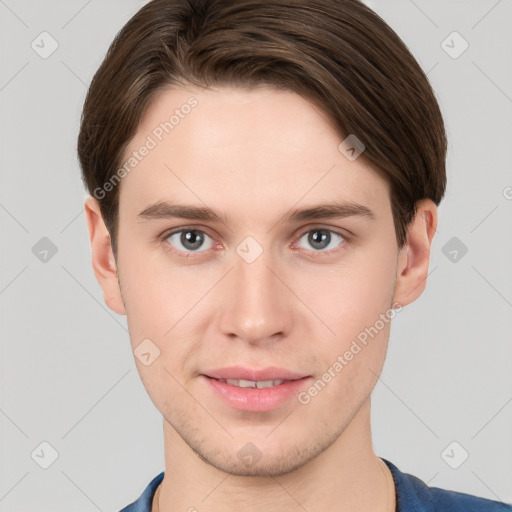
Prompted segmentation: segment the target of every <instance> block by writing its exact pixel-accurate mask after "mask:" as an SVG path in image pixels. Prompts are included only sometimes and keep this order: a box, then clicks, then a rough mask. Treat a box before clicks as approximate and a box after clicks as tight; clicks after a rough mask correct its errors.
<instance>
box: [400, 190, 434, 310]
mask: <svg viewBox="0 0 512 512" xmlns="http://www.w3.org/2000/svg"><path fill="white" fill-rule="evenodd" d="M416 205H417V211H416V215H415V216H414V218H413V220H412V221H411V223H410V224H409V226H408V228H407V241H406V244H405V245H404V247H403V248H402V249H401V250H400V253H399V255H398V261H397V269H396V282H395V291H394V296H393V304H395V303H398V304H400V305H402V306H406V305H407V304H410V303H411V302H413V301H415V300H416V299H417V298H418V297H419V296H420V295H421V294H422V293H423V290H424V289H425V286H426V283H427V275H428V266H429V263H430V248H431V246H432V239H433V238H434V234H435V232H436V229H437V207H436V205H435V203H434V202H433V201H432V200H430V199H422V200H420V201H418V202H417V203H416Z"/></svg>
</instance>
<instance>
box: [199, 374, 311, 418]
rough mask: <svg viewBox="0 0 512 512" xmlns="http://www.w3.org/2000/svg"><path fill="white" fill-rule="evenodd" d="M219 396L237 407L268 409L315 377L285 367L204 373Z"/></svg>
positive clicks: (277, 406)
mask: <svg viewBox="0 0 512 512" xmlns="http://www.w3.org/2000/svg"><path fill="white" fill-rule="evenodd" d="M201 377H202V378H203V380H204V381H205V382H206V384H207V387H208V390H209V392H210V393H212V394H213V395H214V397H215V399H217V400H219V399H220V400H221V402H223V403H224V404H226V403H227V404H228V405H229V406H230V407H231V408H233V409H238V410H243V411H252V412H264V411H271V410H275V409H278V408H280V407H282V406H284V405H285V404H286V403H288V402H290V401H291V400H292V399H293V398H294V397H296V396H297V394H298V393H299V392H300V391H301V390H302V389H303V388H304V387H305V386H306V385H307V384H308V383H309V381H310V380H311V379H312V376H311V375H301V374H299V373H297V372H292V371H289V370H286V369H283V368H275V367H269V368H265V369H262V370H258V369H247V368H242V367H230V368H222V369H218V370H212V371H208V372H206V373H204V374H202V375H201Z"/></svg>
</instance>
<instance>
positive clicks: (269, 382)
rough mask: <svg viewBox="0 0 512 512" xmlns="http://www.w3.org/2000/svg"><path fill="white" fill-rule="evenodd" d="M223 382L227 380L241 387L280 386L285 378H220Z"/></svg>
mask: <svg viewBox="0 0 512 512" xmlns="http://www.w3.org/2000/svg"><path fill="white" fill-rule="evenodd" d="M220 381H221V382H227V383H228V384H231V385H232V386H237V387H239V388H258V389H262V388H271V387H273V386H279V385H280V384H282V383H283V382H286V381H284V380H259V381H256V380H243V379H220Z"/></svg>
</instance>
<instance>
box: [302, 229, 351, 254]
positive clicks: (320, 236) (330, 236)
mask: <svg viewBox="0 0 512 512" xmlns="http://www.w3.org/2000/svg"><path fill="white" fill-rule="evenodd" d="M301 240H305V241H306V243H308V244H309V245H310V247H313V249H314V251H315V252H328V251H330V250H333V249H336V247H337V246H339V245H341V243H342V242H344V241H345V238H344V237H343V236H341V235H340V234H339V233H336V232H335V231H332V230H330V229H325V228H315V229H311V230H309V231H307V232H306V233H304V234H303V235H302V236H301V237H300V239H299V242H300V241H301Z"/></svg>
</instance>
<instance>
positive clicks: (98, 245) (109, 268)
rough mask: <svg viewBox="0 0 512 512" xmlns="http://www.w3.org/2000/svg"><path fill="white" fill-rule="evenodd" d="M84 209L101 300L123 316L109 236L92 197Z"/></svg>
mask: <svg viewBox="0 0 512 512" xmlns="http://www.w3.org/2000/svg"><path fill="white" fill-rule="evenodd" d="M84 208H85V218H86V220H87V229H88V230H89V239H90V242H91V256H92V267H93V269H94V274H95V276H96V279H97V280H98V283H99V284H100V286H101V288H102V290H103V300H104V301H105V304H106V305H107V306H108V307H109V308H110V309H111V310H112V311H115V312H116V313H118V314H120V315H125V314H126V310H125V308H124V303H123V297H122V295H121V289H120V287H119V280H118V275H117V264H116V261H115V258H114V252H113V250H112V244H111V241H110V234H109V232H108V230H107V227H106V226H105V222H104V221H103V216H102V214H101V210H100V206H99V203H98V201H97V200H96V199H94V198H93V197H88V198H87V199H86V201H85V205H84Z"/></svg>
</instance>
